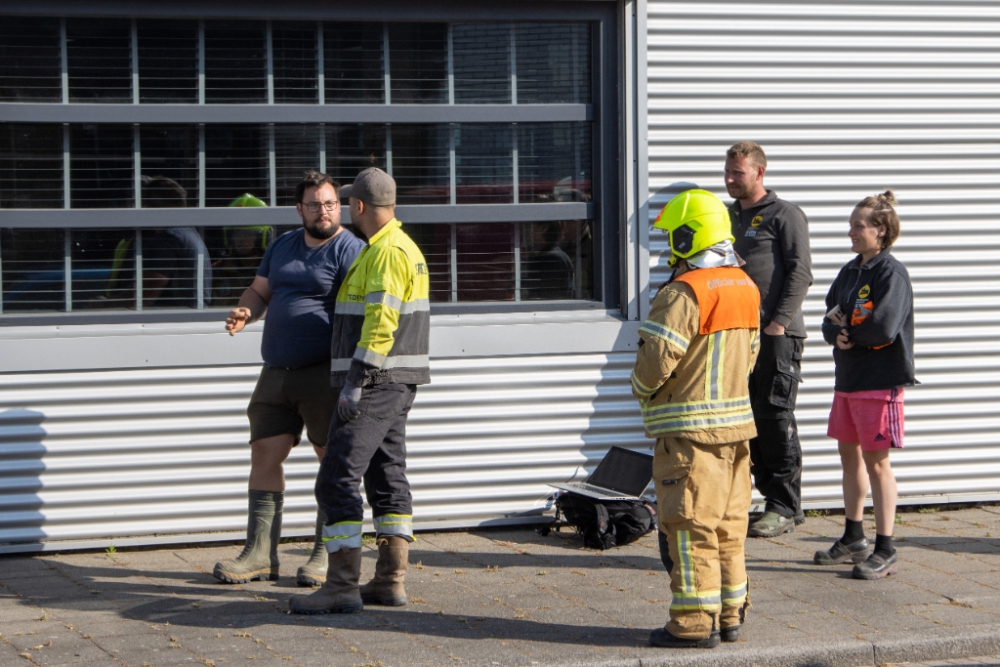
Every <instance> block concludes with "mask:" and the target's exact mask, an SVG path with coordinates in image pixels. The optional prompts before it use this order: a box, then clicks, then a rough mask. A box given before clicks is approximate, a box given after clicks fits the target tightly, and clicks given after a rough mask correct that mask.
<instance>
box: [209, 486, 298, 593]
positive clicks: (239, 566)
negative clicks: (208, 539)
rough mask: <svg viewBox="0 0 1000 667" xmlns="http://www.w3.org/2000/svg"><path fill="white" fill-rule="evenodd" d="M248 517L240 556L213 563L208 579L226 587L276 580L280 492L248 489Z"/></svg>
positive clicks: (279, 532) (281, 500) (280, 504)
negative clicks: (227, 584) (222, 582)
mask: <svg viewBox="0 0 1000 667" xmlns="http://www.w3.org/2000/svg"><path fill="white" fill-rule="evenodd" d="M249 495H250V513H249V514H250V515H249V517H248V519H247V541H246V544H245V545H244V546H243V553H241V554H240V555H239V556H237V557H236V558H234V559H233V560H224V561H220V562H218V563H216V564H215V570H214V571H213V572H212V576H214V577H215V578H216V579H219V580H221V581H225V582H226V583H230V584H245V583H247V582H248V581H253V580H254V579H260V580H261V581H263V580H264V579H270V580H271V581H277V580H278V543H279V542H280V541H281V508H282V505H284V502H285V494H284V492H282V491H254V490H253V489H251V490H250V494H249Z"/></svg>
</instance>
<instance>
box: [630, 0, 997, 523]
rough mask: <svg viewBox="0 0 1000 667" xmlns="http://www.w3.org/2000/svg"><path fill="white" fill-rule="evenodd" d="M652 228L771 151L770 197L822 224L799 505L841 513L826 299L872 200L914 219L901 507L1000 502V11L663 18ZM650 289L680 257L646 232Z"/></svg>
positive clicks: (728, 7)
mask: <svg viewBox="0 0 1000 667" xmlns="http://www.w3.org/2000/svg"><path fill="white" fill-rule="evenodd" d="M648 49H649V54H648V67H649V73H648V76H649V136H650V141H649V156H650V157H649V172H650V195H651V197H652V200H651V203H650V216H651V217H655V216H656V214H657V213H658V212H659V210H660V208H662V206H663V204H664V203H665V202H666V200H667V199H668V197H667V196H666V195H665V194H662V192H663V189H664V188H667V187H668V186H669V185H670V184H672V183H676V182H679V181H687V182H695V183H697V184H698V185H700V186H702V187H704V188H707V189H710V190H712V191H714V192H716V193H717V194H719V195H720V196H721V197H723V198H724V200H726V201H728V197H727V196H726V192H725V189H724V187H723V184H722V171H723V162H724V159H725V150H726V149H727V148H728V147H729V146H730V145H731V144H733V143H735V142H736V141H740V140H745V139H748V140H752V141H757V142H758V143H760V144H761V145H762V146H763V147H764V149H765V151H766V152H767V155H768V162H769V167H768V171H767V176H766V178H765V184H766V186H767V187H768V188H770V189H774V190H776V191H777V193H778V194H779V196H781V197H782V198H784V199H787V200H789V201H792V202H794V203H796V204H798V205H800V206H801V207H802V208H803V209H804V210H805V212H806V214H807V215H808V216H809V221H810V232H811V238H812V253H813V265H814V276H815V285H814V286H813V288H812V289H811V290H810V293H809V298H808V299H807V301H806V304H805V312H806V318H807V322H808V324H809V335H810V339H809V341H808V344H807V346H806V358H805V360H804V363H803V375H804V378H805V383H804V384H803V385H802V387H801V393H800V395H799V402H798V410H797V412H796V414H797V416H798V419H799V425H800V429H801V435H802V443H803V449H804V474H803V486H804V489H803V492H804V499H805V500H806V501H807V502H808V503H810V504H812V505H813V506H816V505H822V504H826V505H838V504H839V503H840V502H841V500H840V499H841V489H840V464H839V457H838V455H837V450H836V443H835V442H834V441H832V440H830V439H828V438H827V437H826V420H827V415H828V414H829V406H830V403H831V400H832V394H833V363H832V359H831V352H830V348H829V347H828V346H827V345H826V344H825V343H824V342H823V341H822V337H821V336H820V333H819V322H820V320H821V318H822V315H823V312H824V308H823V299H824V297H825V295H826V292H827V290H828V288H829V285H830V283H831V281H832V280H833V278H834V277H835V276H836V274H837V271H838V270H839V268H840V267H841V266H842V265H843V264H844V263H846V262H847V261H848V260H850V259H851V258H852V257H853V255H852V253H851V252H850V244H849V241H848V239H847V220H848V218H849V216H850V213H851V210H852V208H853V207H854V205H855V204H856V203H857V202H858V201H860V200H861V199H862V198H863V197H865V196H868V195H870V194H874V193H876V192H881V191H883V190H885V189H887V188H891V189H893V190H894V191H895V192H896V195H897V198H898V199H899V201H900V202H901V204H900V206H899V208H898V210H899V214H900V218H901V219H902V235H901V237H900V240H899V242H898V243H897V245H896V249H895V251H894V252H895V255H896V256H897V257H898V258H899V259H900V260H901V261H902V262H903V263H904V264H905V265H906V266H907V268H908V269H909V272H910V276H911V278H912V281H913V288H914V292H915V300H916V355H917V376H918V378H919V380H920V381H921V382H922V383H923V384H922V385H920V386H919V387H916V388H913V389H910V390H907V395H906V420H907V424H906V449H905V450H903V451H901V452H895V453H893V456H892V465H893V468H894V469H895V471H896V476H897V478H898V480H899V492H900V496H901V502H918V501H920V500H921V499H922V498H923V497H925V496H930V498H927V499H926V501H927V502H934V501H935V500H937V501H940V500H952V501H957V500H964V499H974V498H976V497H990V496H991V494H992V495H993V497H996V496H995V494H997V492H1000V414H998V411H997V408H996V406H997V405H998V398H1000V374H998V372H997V371H998V367H1000V337H998V336H997V335H996V331H997V321H998V320H1000V314H998V313H1000V309H998V306H1000V296H998V295H1000V290H998V287H1000V263H998V261H997V259H998V256H1000V231H998V230H997V211H998V203H1000V202H998V197H997V194H998V190H997V184H998V183H1000V158H998V155H1000V150H998V149H1000V143H998V140H1000V114H998V113H997V110H998V108H1000V67H998V63H1000V3H998V2H996V1H994V0H991V1H989V2H943V1H939V2H911V1H907V2H884V1H883V2H864V3H861V2H858V3H818V2H782V3H760V2H746V3H723V2H710V1H706V2H668V1H660V0H650V2H649V4H648ZM650 237H651V244H650V245H651V252H650V263H651V266H650V272H651V276H652V277H651V281H650V282H651V284H652V285H653V286H654V289H655V286H657V285H659V284H660V283H662V281H663V280H664V278H665V270H666V262H665V252H666V250H667V248H666V244H665V243H664V242H663V236H662V234H661V233H660V232H658V231H656V230H654V231H652V232H651V235H650Z"/></svg>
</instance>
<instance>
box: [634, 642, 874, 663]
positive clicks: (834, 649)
mask: <svg viewBox="0 0 1000 667" xmlns="http://www.w3.org/2000/svg"><path fill="white" fill-rule="evenodd" d="M873 656H874V651H873V650H872V644H871V642H867V641H863V640H860V639H834V640H823V639H805V640H802V641H797V642H796V643H795V644H794V645H792V646H789V645H787V644H786V645H780V646H754V645H752V644H735V645H726V644H723V645H722V646H720V647H719V648H716V649H713V650H711V651H698V650H694V649H689V650H685V651H677V650H674V651H671V650H669V649H664V654H663V655H662V656H659V655H658V656H655V657H645V656H644V657H642V658H641V660H640V663H639V664H640V666H641V667H681V666H683V667H703V666H704V667H860V666H862V665H865V666H867V665H872V664H874V657H873Z"/></svg>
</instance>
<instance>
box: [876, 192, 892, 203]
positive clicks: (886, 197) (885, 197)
mask: <svg viewBox="0 0 1000 667" xmlns="http://www.w3.org/2000/svg"><path fill="white" fill-rule="evenodd" d="M876 196H877V197H878V198H879V199H880V200H881V201H883V202H885V203H886V204H888V205H889V206H895V205H896V195H895V194H894V193H893V192H892V190H886V191H885V192H883V193H882V194H880V195H876Z"/></svg>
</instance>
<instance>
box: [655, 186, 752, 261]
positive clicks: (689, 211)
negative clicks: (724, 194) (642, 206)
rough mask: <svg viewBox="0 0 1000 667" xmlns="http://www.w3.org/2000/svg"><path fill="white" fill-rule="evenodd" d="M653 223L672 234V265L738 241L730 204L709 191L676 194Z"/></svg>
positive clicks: (689, 191)
mask: <svg viewBox="0 0 1000 667" xmlns="http://www.w3.org/2000/svg"><path fill="white" fill-rule="evenodd" d="M653 226H654V227H658V228H660V229H663V230H666V232H667V233H668V234H669V235H670V251H671V253H673V256H672V257H671V258H670V266H673V265H674V264H675V263H676V262H677V260H678V259H687V258H688V257H691V256H693V255H696V254H698V253H699V252H701V251H702V250H705V249H706V248H711V247H712V246H714V245H715V244H716V243H719V242H721V241H726V240H728V241H730V242H732V241H735V239H734V238H733V231H732V224H731V223H730V221H729V211H728V210H726V205H725V204H723V203H722V200H720V199H719V198H718V197H716V196H715V195H713V194H712V193H711V192H708V191H707V190H686V191H684V192H682V193H680V194H679V195H677V196H675V197H674V198H673V199H671V200H670V201H669V202H667V205H666V206H664V207H663V210H662V211H660V214H659V215H658V216H656V221H655V222H653Z"/></svg>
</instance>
